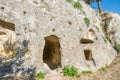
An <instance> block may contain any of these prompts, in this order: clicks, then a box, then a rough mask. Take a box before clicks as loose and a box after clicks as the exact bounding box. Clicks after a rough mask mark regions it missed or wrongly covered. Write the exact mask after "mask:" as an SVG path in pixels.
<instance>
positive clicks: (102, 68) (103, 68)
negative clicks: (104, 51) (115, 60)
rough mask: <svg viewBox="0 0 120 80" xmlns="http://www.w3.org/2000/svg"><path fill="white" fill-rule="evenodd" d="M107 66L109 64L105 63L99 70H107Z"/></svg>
mask: <svg viewBox="0 0 120 80" xmlns="http://www.w3.org/2000/svg"><path fill="white" fill-rule="evenodd" d="M107 68H108V65H105V67H101V68H100V69H99V71H106V69H107Z"/></svg>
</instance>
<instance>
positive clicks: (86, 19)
mask: <svg viewBox="0 0 120 80" xmlns="http://www.w3.org/2000/svg"><path fill="white" fill-rule="evenodd" d="M84 22H85V24H86V25H87V27H89V25H90V20H89V19H88V18H87V17H85V18H84Z"/></svg>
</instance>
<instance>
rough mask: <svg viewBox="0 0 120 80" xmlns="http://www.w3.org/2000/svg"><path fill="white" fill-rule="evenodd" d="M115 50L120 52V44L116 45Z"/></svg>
mask: <svg viewBox="0 0 120 80" xmlns="http://www.w3.org/2000/svg"><path fill="white" fill-rule="evenodd" d="M114 48H115V50H116V51H117V52H120V44H116V45H115V47H114Z"/></svg>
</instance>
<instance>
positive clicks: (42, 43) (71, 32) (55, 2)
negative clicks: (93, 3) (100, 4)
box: [0, 0, 120, 75]
mask: <svg viewBox="0 0 120 80" xmlns="http://www.w3.org/2000/svg"><path fill="white" fill-rule="evenodd" d="M111 15H112V16H111V17H112V18H113V19H112V21H111V23H110V25H109V26H111V25H112V24H114V26H115V29H117V30H118V33H116V38H117V41H119V40H120V39H119V37H117V36H118V34H119V27H120V24H119V23H117V22H116V21H115V20H117V19H118V20H119V18H120V16H119V15H116V14H114V13H113V14H111ZM114 15H115V16H114ZM116 16H117V17H116ZM102 20H103V18H101V16H99V13H98V12H97V11H95V10H93V9H92V8H91V7H90V6H89V5H86V4H85V3H84V2H83V1H81V0H74V1H72V2H68V1H67V0H0V39H1V40H3V41H2V42H0V44H1V45H2V46H3V45H4V43H5V42H6V41H9V43H11V45H12V46H14V48H13V51H14V53H12V54H13V55H14V56H13V57H12V60H10V61H9V63H11V62H13V63H12V64H10V65H8V66H12V67H11V68H12V69H10V71H13V72H14V73H20V74H22V73H27V71H28V70H29V69H30V68H31V67H32V68H33V69H35V70H36V71H43V72H46V73H47V72H49V71H51V70H55V69H57V68H60V69H62V68H63V67H64V66H75V67H77V68H78V69H79V70H80V71H82V70H92V71H96V70H98V69H99V68H101V67H103V66H105V65H109V64H110V63H111V62H112V60H113V59H114V58H115V56H116V55H117V53H116V51H115V50H114V48H113V47H112V46H111V43H110V42H109V40H108V39H107V38H106V35H105V33H104V30H103V26H102V23H103V22H104V20H103V21H102ZM104 25H105V24H104ZM112 27H113V26H112ZM112 27H111V28H110V29H112ZM113 28H114V27H113ZM7 32H8V33H7ZM6 36H7V37H6ZM4 38H5V39H4ZM10 41H11V42H10ZM14 44H15V45H14ZM2 49H3V47H1V48H0V51H2ZM3 51H4V52H5V50H3ZM0 54H3V53H2V52H0ZM5 54H10V53H5ZM2 56H3V55H2ZM1 63H2V62H1ZM17 64H19V65H17ZM1 67H3V65H1ZM0 71H1V70H0ZM31 71H32V70H31ZM1 72H2V71H1ZM3 72H4V70H3ZM28 73H29V71H28ZM1 75H3V74H1ZM4 75H6V73H5V74H4Z"/></svg>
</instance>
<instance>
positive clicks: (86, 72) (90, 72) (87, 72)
mask: <svg viewBox="0 0 120 80" xmlns="http://www.w3.org/2000/svg"><path fill="white" fill-rule="evenodd" d="M82 73H83V74H92V71H82Z"/></svg>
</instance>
